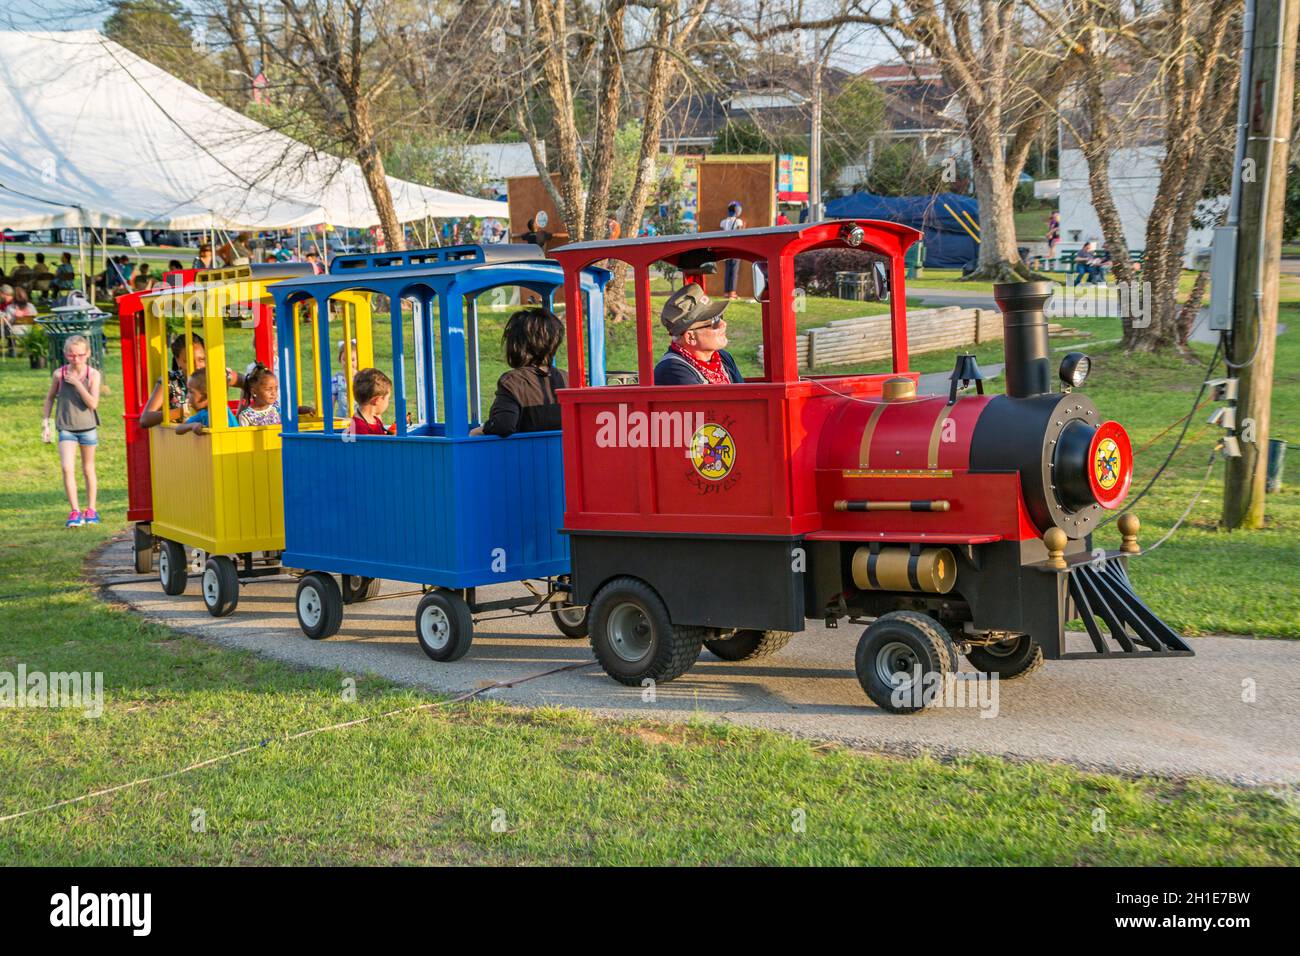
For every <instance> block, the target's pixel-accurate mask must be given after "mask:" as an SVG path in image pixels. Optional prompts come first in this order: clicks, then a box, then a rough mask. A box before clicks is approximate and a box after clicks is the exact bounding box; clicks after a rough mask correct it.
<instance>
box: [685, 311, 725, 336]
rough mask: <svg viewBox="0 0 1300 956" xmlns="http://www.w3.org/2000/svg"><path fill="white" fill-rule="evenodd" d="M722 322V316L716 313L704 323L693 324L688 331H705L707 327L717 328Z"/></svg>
mask: <svg viewBox="0 0 1300 956" xmlns="http://www.w3.org/2000/svg"><path fill="white" fill-rule="evenodd" d="M721 324H722V316H720V315H715V316H714V317H713V318H711V319H706V320H705V322H704V324H703V325H692V326H691V327H690V328H689V329H687V330H686V331H687V332H703V331H704V330H705V329H716V328H717V327H718V326H720V325H721Z"/></svg>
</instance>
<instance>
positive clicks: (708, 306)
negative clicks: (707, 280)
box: [659, 282, 728, 335]
mask: <svg viewBox="0 0 1300 956" xmlns="http://www.w3.org/2000/svg"><path fill="white" fill-rule="evenodd" d="M727 302H728V300H727V299H715V298H712V297H711V296H710V295H709V294H708V293H707V292H705V291H704V287H703V286H701V285H698V284H696V283H694V282H691V283H688V284H686V285H684V286H682V287H681V288H680V289H678V290H677V291H676V292H674V293H673V294H672V295H670V296H669V297H668V301H667V302H665V303H664V307H663V311H662V312H660V313H659V321H660V322H662V323H663V325H664V328H666V329H667V330H668V334H669V335H681V334H682V333H683V332H685V331H686V330H687V329H689V328H690V327H691V326H692V325H696V324H697V323H700V322H705V321H707V320H709V319H711V318H713V317H714V316H717V315H721V314H722V310H723V309H725V308H726V307H727Z"/></svg>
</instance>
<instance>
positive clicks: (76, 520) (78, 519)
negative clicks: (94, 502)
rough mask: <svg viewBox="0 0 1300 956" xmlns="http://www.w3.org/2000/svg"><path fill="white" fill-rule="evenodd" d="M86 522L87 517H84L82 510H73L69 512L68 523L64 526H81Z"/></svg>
mask: <svg viewBox="0 0 1300 956" xmlns="http://www.w3.org/2000/svg"><path fill="white" fill-rule="evenodd" d="M85 523H86V519H85V518H83V517H82V515H81V512H80V511H73V512H71V513H69V515H68V523H67V524H66V525H64V527H65V528H80V527H81V526H82V525H84V524H85Z"/></svg>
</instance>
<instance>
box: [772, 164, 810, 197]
mask: <svg viewBox="0 0 1300 956" xmlns="http://www.w3.org/2000/svg"><path fill="white" fill-rule="evenodd" d="M776 194H777V198H779V199H797V200H804V199H807V198H808V157H807V156H794V155H791V154H790V153H783V154H781V155H780V156H778V157H777V158H776Z"/></svg>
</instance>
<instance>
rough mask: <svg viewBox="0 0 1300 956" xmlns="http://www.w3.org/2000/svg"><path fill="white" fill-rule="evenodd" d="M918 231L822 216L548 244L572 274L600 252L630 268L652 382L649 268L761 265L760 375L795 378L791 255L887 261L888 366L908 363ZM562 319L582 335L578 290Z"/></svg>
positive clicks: (644, 374) (693, 277)
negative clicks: (908, 283)
mask: <svg viewBox="0 0 1300 956" xmlns="http://www.w3.org/2000/svg"><path fill="white" fill-rule="evenodd" d="M920 238H921V233H920V232H919V231H918V230H916V229H913V228H911V227H910V226H904V225H901V224H899V223H896V222H885V221H882V220H877V219H827V220H823V221H821V222H808V223H798V224H794V225H789V226H772V227H769V228H762V229H736V230H732V231H729V232H723V231H719V232H699V233H688V234H684V235H671V236H643V237H640V238H636V239H609V240H599V241H592V242H576V243H570V244H568V245H564V246H560V247H558V248H556V249H552V250H551V253H550V254H551V256H552V257H554V258H555V259H557V260H558V261H559V262H560V263H561V264H562V265H563V266H564V269H565V272H566V274H571V273H573V272H576V271H578V270H580V269H583V268H586V267H589V266H591V265H592V264H594V263H596V262H600V261H601V260H604V259H618V260H621V261H623V262H626V263H627V264H628V265H630V266H631V267H632V273H633V276H634V278H635V286H636V324H637V374H638V380H639V381H640V382H642V383H649V382H651V381H653V378H654V375H653V372H654V366H655V362H656V360H657V357H658V354H659V352H661V351H662V347H663V345H665V344H666V343H665V342H664V341H663V337H662V335H661V334H660V333H661V332H662V330H661V329H660V328H659V327H658V321H657V319H658V317H657V316H656V315H654V314H653V312H654V309H653V307H652V302H651V295H650V267H651V266H652V265H654V264H656V263H661V262H664V263H668V264H670V265H673V266H676V267H677V268H679V269H681V270H682V272H683V273H684V275H685V280H686V281H687V282H695V281H701V280H702V278H703V276H704V275H705V274H706V273H707V272H708V269H707V268H706V266H707V264H708V263H711V262H717V261H720V260H726V259H741V260H744V261H747V262H753V263H758V264H760V265H761V267H762V268H763V269H764V281H765V291H764V295H763V296H762V297H761V299H760V303H761V305H762V311H763V365H764V369H763V375H762V379H761V380H762V381H766V382H795V381H798V380H799V378H800V374H799V367H798V357H797V349H796V344H795V333H796V331H797V321H796V317H795V312H794V289H795V283H794V259H795V257H796V256H797V255H799V254H800V253H803V252H812V251H815V250H819V249H857V250H860V251H863V252H870V253H874V254H876V255H878V256H882V257H884V258H886V259H888V260H889V282H890V289H891V290H892V292H891V295H890V301H889V312H890V332H891V338H892V349H893V362H894V371H895V372H896V373H897V372H905V371H906V370H907V313H906V304H905V296H904V291H903V276H904V262H903V254H904V253H905V252H906V251H907V249H908V247H909V246H911V245H912V244H913V243H914V242H916V241H917V240H918V239H920ZM567 306H568V308H567V313H566V316H565V321H566V322H567V323H568V326H569V335H568V338H569V341H570V342H571V343H572V342H580V341H582V334H581V333H582V322H583V319H584V316H583V314H582V312H581V307H580V303H578V301H577V299H576V297H575V298H573V299H572V300H571V301H569V302H568V303H567ZM582 362H583V356H582V355H581V354H580V351H579V350H577V349H572V348H571V349H570V353H569V373H570V385H571V386H572V385H575V384H579V383H581V382H582V380H583V374H582V369H583V364H582Z"/></svg>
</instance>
